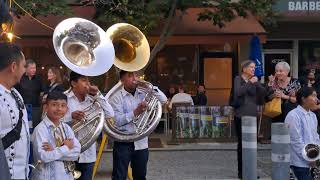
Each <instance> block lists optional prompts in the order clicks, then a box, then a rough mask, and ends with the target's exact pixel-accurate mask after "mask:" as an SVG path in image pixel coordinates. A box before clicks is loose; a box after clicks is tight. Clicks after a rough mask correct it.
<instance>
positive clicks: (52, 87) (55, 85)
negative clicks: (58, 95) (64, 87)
mask: <svg viewBox="0 0 320 180" xmlns="http://www.w3.org/2000/svg"><path fill="white" fill-rule="evenodd" d="M57 86H58V83H54V84H53V85H52V86H51V88H50V89H49V92H52V91H53V90H54V88H56V87H57Z"/></svg>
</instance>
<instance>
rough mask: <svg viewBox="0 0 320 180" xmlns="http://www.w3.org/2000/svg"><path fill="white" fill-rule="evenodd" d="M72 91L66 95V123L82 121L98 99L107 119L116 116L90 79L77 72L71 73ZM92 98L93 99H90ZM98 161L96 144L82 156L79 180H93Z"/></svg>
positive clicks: (83, 133) (82, 132)
mask: <svg viewBox="0 0 320 180" xmlns="http://www.w3.org/2000/svg"><path fill="white" fill-rule="evenodd" d="M70 85H71V90H70V91H68V92H67V93H66V95H67V97H68V108H69V110H68V112H67V115H66V116H65V121H72V120H82V119H83V118H84V116H85V114H84V112H83V110H84V109H85V108H86V107H88V106H90V105H91V104H92V103H93V99H96V100H97V101H98V102H99V104H100V105H101V107H102V109H103V110H104V113H105V118H111V117H113V116H114V113H113V110H112V107H111V106H110V104H109V103H108V101H107V100H106V99H105V97H104V96H103V95H102V94H101V93H100V91H99V89H98V87H97V86H92V85H90V82H89V78H88V77H86V76H83V75H81V74H77V73H75V72H71V73H70ZM90 96H91V97H90ZM86 133H87V132H85V131H81V130H80V131H79V133H77V134H76V136H77V137H78V138H79V137H83V136H85V135H86ZM95 161H96V144H95V143H94V144H93V145H92V146H91V147H90V148H89V149H87V150H86V151H84V152H82V153H81V154H80V158H79V161H78V163H76V165H77V169H78V170H79V171H81V177H80V178H79V180H91V179H92V173H93V166H94V162H95Z"/></svg>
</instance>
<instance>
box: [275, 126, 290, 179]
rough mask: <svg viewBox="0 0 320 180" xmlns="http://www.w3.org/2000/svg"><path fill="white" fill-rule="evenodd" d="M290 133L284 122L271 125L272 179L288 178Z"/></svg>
mask: <svg viewBox="0 0 320 180" xmlns="http://www.w3.org/2000/svg"><path fill="white" fill-rule="evenodd" d="M289 144H290V135H289V126H288V125H287V124H285V123H272V125H271V161H272V179H274V180H278V179H289V178H290V151H289Z"/></svg>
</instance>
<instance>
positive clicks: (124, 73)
mask: <svg viewBox="0 0 320 180" xmlns="http://www.w3.org/2000/svg"><path fill="white" fill-rule="evenodd" d="M127 73H132V72H129V71H125V70H121V71H120V72H119V76H120V79H121V78H122V77H123V76H124V75H126V74H127Z"/></svg>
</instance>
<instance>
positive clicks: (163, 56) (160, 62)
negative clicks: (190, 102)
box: [145, 45, 198, 94]
mask: <svg viewBox="0 0 320 180" xmlns="http://www.w3.org/2000/svg"><path fill="white" fill-rule="evenodd" d="M145 74H146V77H145V79H146V80H147V81H150V82H151V83H153V84H154V85H157V86H159V87H160V88H161V89H162V90H163V91H164V92H166V91H167V90H168V89H169V87H171V86H173V87H175V88H177V86H178V85H179V84H183V85H185V86H186V91H187V92H188V93H191V94H194V93H195V88H196V84H197V81H198V59H197V56H196V47H195V46H194V45H190V46H188V45H187V46H166V47H165V48H164V49H163V50H162V51H161V52H160V53H158V55H157V57H156V59H155V60H154V62H152V64H150V66H149V67H148V68H147V70H146V73H145Z"/></svg>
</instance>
